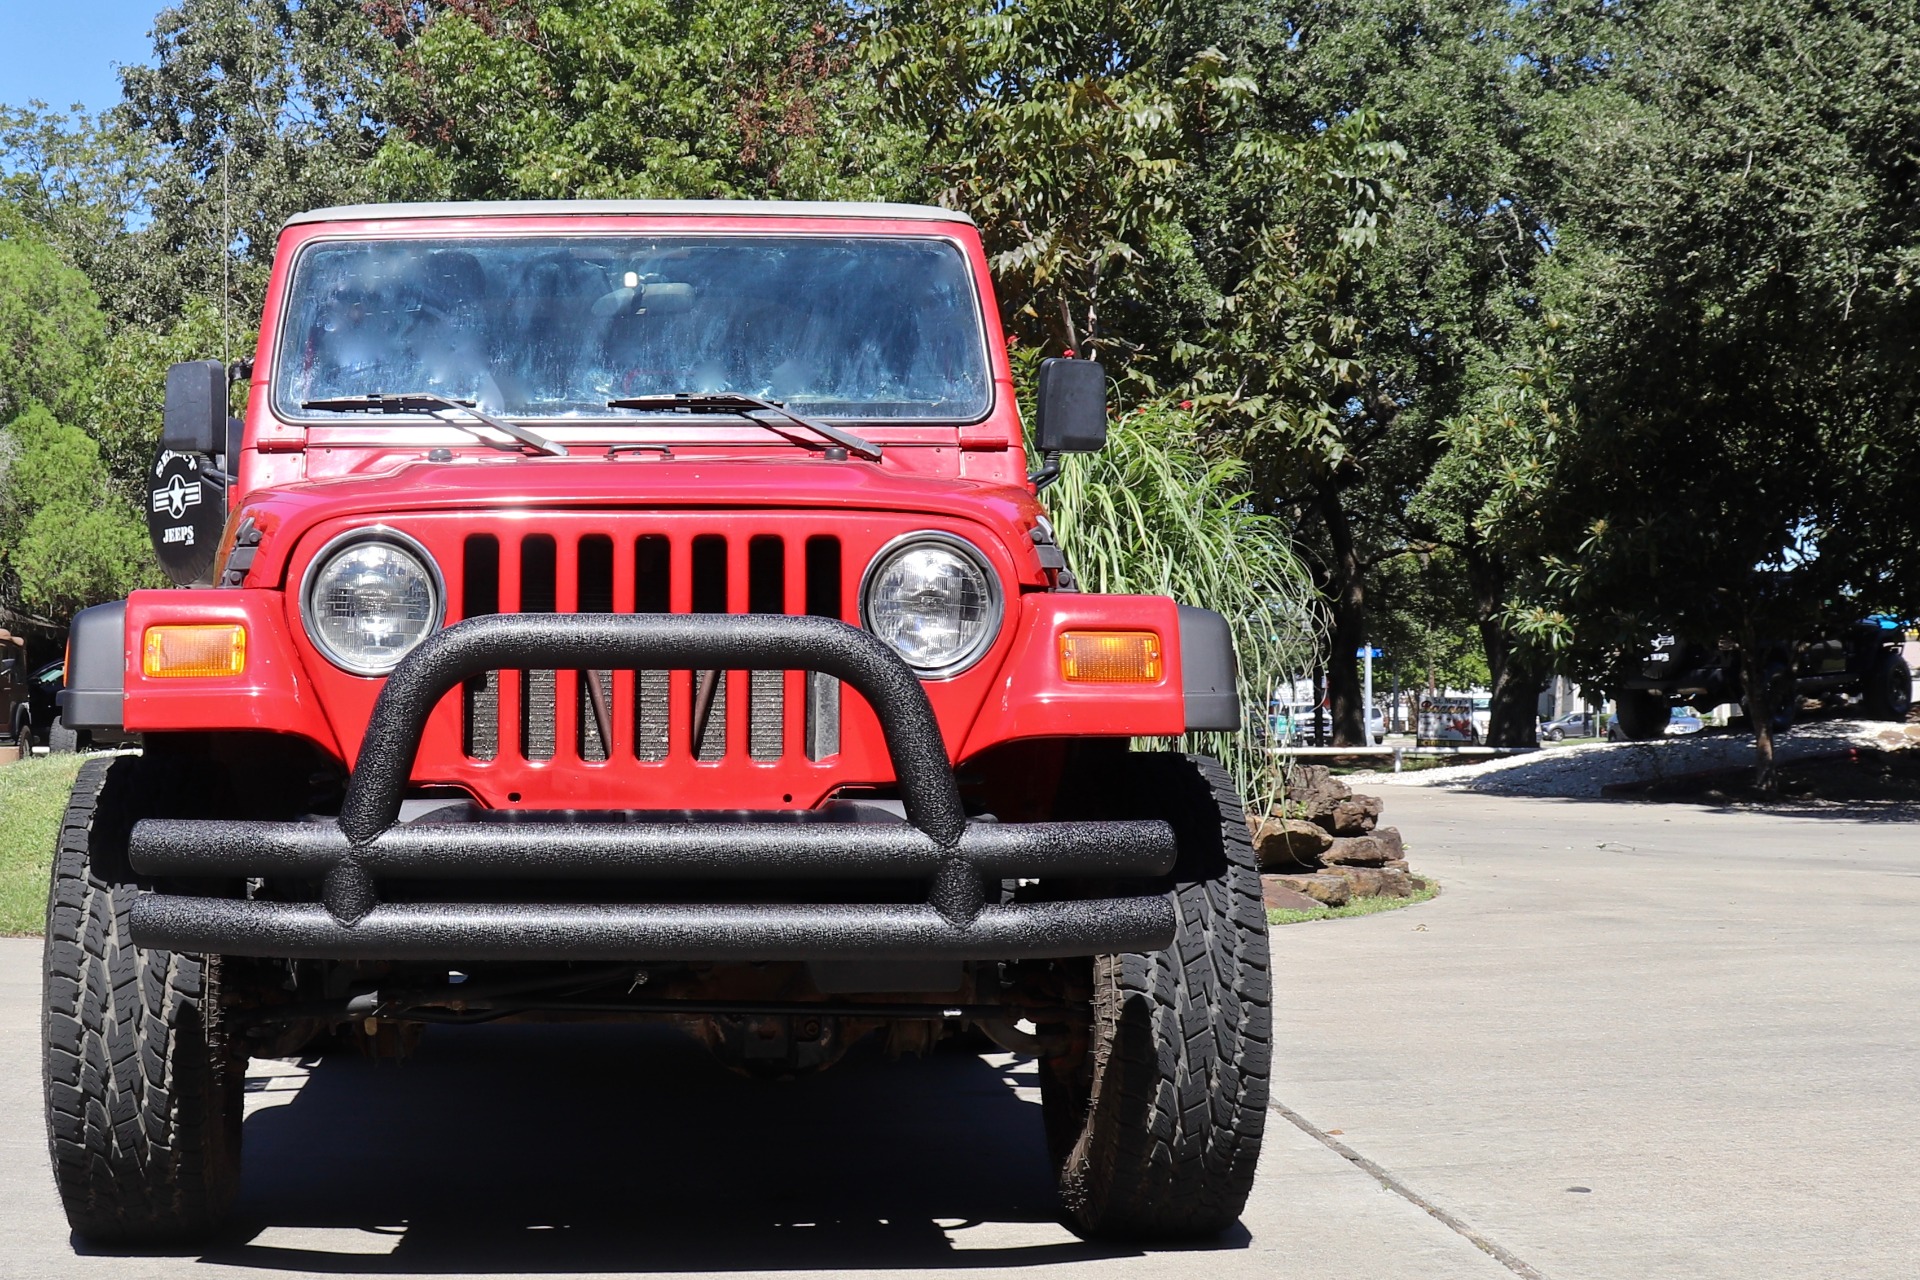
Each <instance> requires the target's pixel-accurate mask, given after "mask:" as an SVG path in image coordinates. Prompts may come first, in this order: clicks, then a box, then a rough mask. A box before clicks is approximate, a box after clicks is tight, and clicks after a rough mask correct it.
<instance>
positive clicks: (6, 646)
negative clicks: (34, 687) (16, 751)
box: [0, 631, 33, 751]
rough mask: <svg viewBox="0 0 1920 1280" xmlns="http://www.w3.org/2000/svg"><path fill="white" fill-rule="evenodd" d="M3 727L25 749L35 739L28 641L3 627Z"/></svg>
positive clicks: (0, 704)
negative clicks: (29, 687) (29, 693)
mask: <svg viewBox="0 0 1920 1280" xmlns="http://www.w3.org/2000/svg"><path fill="white" fill-rule="evenodd" d="M0 727H4V728H5V729H6V732H7V740H8V741H9V742H13V743H17V744H18V745H19V747H20V749H21V750H22V751H25V750H26V749H27V747H28V746H29V745H31V743H32V742H33V708H32V706H31V702H30V698H29V696H28V686H27V642H26V640H25V639H23V638H22V637H20V636H16V635H14V634H12V633H11V632H8V631H0Z"/></svg>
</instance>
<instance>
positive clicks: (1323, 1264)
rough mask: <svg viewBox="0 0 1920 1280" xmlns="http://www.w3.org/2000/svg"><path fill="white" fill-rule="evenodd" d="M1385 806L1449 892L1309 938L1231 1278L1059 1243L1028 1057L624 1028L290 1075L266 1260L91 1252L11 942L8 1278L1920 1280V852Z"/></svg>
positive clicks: (257, 1196) (1483, 805)
mask: <svg viewBox="0 0 1920 1280" xmlns="http://www.w3.org/2000/svg"><path fill="white" fill-rule="evenodd" d="M1388 805H1389V814H1388V819H1389V820H1390V821H1393V822H1395V823H1397V824H1398V825H1399V826H1400V827H1401V829H1402V830H1403V831H1404V832H1405V833H1406V836H1407V839H1408V842H1409V844H1410V845H1412V847H1413V848H1412V854H1411V856H1412V859H1413V863H1414V866H1415V868H1416V869H1417V870H1420V871H1424V872H1427V873H1429V874H1432V875H1435V876H1437V877H1438V878H1439V879H1440V880H1441V882H1442V883H1443V885H1444V886H1445V892H1444V893H1443V894H1442V896H1441V897H1440V898H1439V899H1437V900H1436V901H1434V902H1431V903H1428V904H1425V905H1423V906H1418V907H1414V908H1412V909H1409V910H1407V911H1401V912H1391V913H1388V914H1385V915H1380V916H1374V917H1368V918H1364V919H1357V920H1347V921H1337V922H1328V923H1322V924H1310V925H1295V926H1289V927H1287V928H1284V929H1281V930H1278V931H1276V934H1275V942H1276V971H1277V973H1278V975H1279V978H1280V993H1281V995H1280V1001H1279V1015H1280V1043H1281V1069H1280V1072H1279V1078H1278V1084H1277V1089H1276V1097H1277V1099H1278V1100H1279V1101H1280V1102H1281V1103H1283V1104H1284V1105H1285V1106H1286V1107H1287V1108H1288V1109H1289V1110H1290V1111H1292V1112H1293V1113H1295V1114H1296V1115H1297V1116H1298V1117H1299V1124H1298V1125H1297V1124H1296V1123H1294V1122H1293V1121H1291V1120H1289V1119H1288V1118H1286V1117H1285V1116H1284V1115H1282V1114H1280V1113H1278V1112H1276V1113H1275V1114H1274V1115H1273V1116H1272V1123H1271V1126H1270V1128H1269V1141H1268V1147H1267V1156H1266V1159H1265V1160H1264V1161H1263V1164H1262V1170H1261V1178H1260V1184H1259V1186H1258V1188H1257V1189H1256V1192H1255V1195H1254V1200H1253V1203H1252V1204H1251V1205H1250V1206H1249V1208H1248V1211H1247V1213H1246V1215H1245V1218H1244V1221H1243V1228H1244V1229H1243V1230H1241V1231H1238V1232H1235V1233H1232V1234H1231V1235H1229V1236H1228V1237H1227V1238H1226V1239H1225V1240H1223V1241H1221V1242H1219V1244H1217V1245H1216V1246H1214V1247H1213V1248H1211V1249H1209V1250H1206V1251H1204V1252H1203V1253H1199V1254H1196V1253H1195V1252H1192V1251H1160V1252H1141V1251H1138V1250H1132V1249H1125V1248H1121V1249H1106V1248H1098V1247H1094V1246H1089V1245H1086V1244H1083V1243H1081V1242H1079V1241H1077V1240H1076V1239H1075V1238H1074V1237H1073V1236H1072V1235H1070V1234H1069V1233H1067V1232H1066V1231H1065V1230H1063V1229H1062V1228H1061V1227H1060V1226H1058V1225H1057V1223H1056V1222H1055V1220H1054V1215H1055V1204H1054V1199H1053V1191H1052V1186H1051V1181H1050V1177H1049V1174H1048V1170H1047V1166H1046V1160H1045V1153H1044V1149H1043V1144H1042V1139H1041V1133H1040V1122H1039V1106H1038V1101H1037V1097H1036V1091H1035V1089H1034V1087H1033V1083H1034V1077H1033V1071H1032V1067H1031V1064H1028V1063H1025V1062H1021V1061H1017V1060H1014V1059H1010V1058H1006V1057H996V1058H990V1059H985V1060H983V1059H980V1058H974V1057H968V1056H965V1055H960V1054H949V1053H940V1054H936V1055H935V1056H933V1057H931V1058H929V1059H925V1060H919V1061H910V1062H905V1063H897V1064H889V1063H886V1062H884V1061H881V1060H879V1059H878V1057H877V1056H875V1057H868V1058H862V1059H860V1060H857V1061H850V1062H848V1063H845V1064H843V1065H842V1066H841V1067H839V1068H836V1069H835V1070H833V1071H830V1072H828V1073H826V1074H825V1075H822V1076H820V1077H817V1078H815V1079H812V1080H808V1081H803V1082H799V1083H794V1084H786V1085H767V1084H758V1083H754V1082H750V1081H746V1080H740V1079H736V1078H735V1077H733V1076H730V1075H728V1074H727V1073H725V1072H723V1071H721V1070H719V1069H718V1068H716V1067H714V1066H713V1065H712V1064H711V1063H710V1062H709V1061H708V1060H707V1058H706V1057H705V1055H704V1054H703V1053H702V1052H701V1051H700V1050H699V1049H697V1048H695V1047H693V1046H692V1045H691V1044H688V1043H684V1042H682V1041H681V1040H679V1039H678V1038H677V1037H676V1036H675V1035H673V1034H672V1033H671V1032H667V1031H664V1030H660V1029H645V1028H623V1027H614V1026H606V1027H591V1026H588V1027H570V1028H539V1027H492V1028H485V1027H480V1028H458V1029H455V1028H436V1029H435V1030H434V1031H433V1032H431V1033H430V1034H429V1035H428V1037H427V1040H426V1042H425V1045H424V1047H423V1050H422V1052H421V1054H420V1055H419V1056H418V1057H417V1058H415V1059H414V1060H412V1061H410V1062H408V1063H406V1064H405V1065H393V1064H375V1063H369V1062H363V1061H359V1060H356V1059H340V1058H328V1059H326V1060H324V1061H320V1062H317V1063H312V1064H307V1065H301V1064H295V1063H283V1062H256V1063H255V1064H254V1072H253V1075H252V1078H251V1079H250V1081H249V1096H248V1119H247V1128H246V1186H245V1191H244V1194H243V1199H242V1204H241V1206H240V1213H239V1224H238V1226H237V1227H236V1230H235V1232H234V1234H233V1236H232V1238H231V1239H230V1240H228V1241H226V1242H224V1243H222V1244H221V1245H219V1246H218V1247H216V1248H214V1249H212V1250H210V1251H207V1252H205V1253H195V1254H190V1255H182V1256H177V1257H160V1258H151V1257H139V1258H125V1257H77V1256H75V1254H74V1252H73V1248H72V1244H71V1242H70V1240H69V1237H68V1234H67V1232H66V1229H65V1224H64V1222H63V1221H62V1219H61V1217H60V1214H59V1210H58V1207H57V1204H56V1202H55V1200H54V1196H53V1190H52V1185H51V1180H50V1178H49V1175H48V1173H47V1168H46V1155H45V1146H44V1138H43V1134H42V1129H41V1121H40V1114H39V1106H40V1102H39V1066H38V1027H37V1019H38V998H39V997H38V982H39V977H38V962H39V946H38V943H37V942H33V941H30V940H14V941H6V942H0V1274H3V1275H6V1276H16V1275H17V1276H31V1277H38V1276H100V1277H113V1278H114V1280H122V1278H125V1280H136V1278H138V1277H147V1276H155V1277H158V1276H187V1275H192V1276H200V1277H205V1276H208V1275H213V1274H218V1273H220V1272H222V1271H229V1270H230V1271H232V1272H233V1274H235V1275H242V1274H244V1275H248V1276H260V1275H276V1274H329V1275H337V1274H355V1275H360V1274H370V1275H396V1276H398V1275H432V1276H456V1275H484V1276H503V1275H556V1274H566V1275H574V1274H584V1275H599V1274H630V1273H645V1272H649V1271H653V1272H728V1273H734V1274H759V1273H765V1274H780V1275H784V1276H792V1275H796V1274H804V1273H817V1274H822V1275H826V1274H844V1273H848V1272H858V1273H861V1274H863V1275H864V1274H889V1273H897V1274H910V1273H911V1274H926V1273H938V1272H943V1271H952V1272H956V1273H957V1272H974V1273H979V1272H981V1271H983V1270H984V1271H994V1270H1008V1271H1011V1270H1015V1269H1020V1270H1033V1269H1040V1270H1042V1271H1044V1272H1045V1273H1046V1274H1054V1273H1056V1272H1057V1273H1059V1274H1063V1275H1075V1276H1079V1275H1109V1274H1111V1275H1115V1276H1123V1275H1124V1276H1169V1277H1171V1276H1183V1277H1184V1276H1201V1275H1204V1276H1206V1277H1209V1280H1211V1278H1212V1277H1216V1276H1220V1277H1235V1276H1261V1277H1272V1276H1303V1277H1349V1276H1351V1277H1355V1278H1356V1280H1357V1278H1359V1277H1368V1278H1375V1277H1383V1276H1384V1277H1401V1276H1404V1277H1418V1278H1420V1280H1426V1278H1427V1277H1439V1278H1442V1280H1444V1278H1447V1277H1454V1276H1487V1277H1500V1276H1511V1275H1514V1274H1516V1273H1517V1274H1521V1275H1531V1274H1541V1275H1546V1276H1549V1277H1574V1276H1619V1277H1631V1278H1633V1280H1641V1278H1643V1277H1650V1276H1676V1277H1682V1276H1684V1277H1699V1276H1728V1277H1733V1276H1739V1277H1742V1278H1743V1280H1745V1278H1748V1277H1755V1276H1781V1277H1796V1278H1798V1277H1813V1276H1829V1275H1830V1276H1836V1277H1837V1276H1846V1277H1861V1276H1889V1277H1892V1276H1903V1277H1904V1276H1908V1275H1911V1274H1912V1259H1913V1258H1914V1257H1916V1256H1920V1226H1916V1224H1915V1221H1914V1218H1913V1215H1912V1213H1911V1211H1910V1202H1911V1196H1912V1190H1913V1188H1914V1187H1915V1186H1920V1153H1916V1151H1915V1148H1914V1144H1913V1143H1912V1141H1911V1135H1912V1134H1913V1133H1914V1132H1916V1126H1917V1125H1920V1075H1917V1074H1916V1073H1915V1071H1914V1070H1913V1063H1914V1061H1915V1056H1914V1055H1915V1050H1916V1049H1920V1013H1917V1012H1916V1010H1920V998H1916V997H1920V977H1916V966H1915V963H1914V959H1913V957H1914V956H1915V955H1920V910H1917V909H1916V908H1920V874H1916V873H1917V872H1920V840H1916V839H1915V829H1914V828H1913V827H1912V826H1910V825H1905V824H1898V823H1868V822H1860V821H1854V820H1847V819H1804V818H1792V819H1789V818H1773V817H1758V816H1753V815H1746V814H1717V813H1709V812H1706V811H1703V810H1698V809H1692V808H1679V807H1674V806H1643V805H1619V804H1587V803H1574V802H1560V801H1540V800H1520V799H1488V798H1485V797H1472V796H1461V795H1455V794H1449V793H1445V792H1432V791H1414V790H1399V789H1396V790H1394V791H1392V792H1390V793H1389V794H1388ZM1302 1126H1304V1127H1302ZM1315 1131H1318V1133H1325V1134H1326V1135H1327V1136H1326V1137H1325V1138H1322V1137H1320V1136H1318V1133H1316V1132H1315ZM1336 1145H1337V1146H1339V1147H1342V1148H1344V1149H1345V1150H1346V1151H1347V1152H1348V1153H1349V1154H1350V1156H1351V1157H1352V1158H1351V1159H1350V1158H1349V1154H1342V1153H1341V1152H1340V1151H1336V1150H1335V1149H1334V1148H1335V1146H1336ZM1369 1169H1371V1170H1372V1171H1371V1172H1370V1171H1369ZM1376 1174H1378V1175H1379V1176H1376ZM1383 1178H1384V1180H1385V1182H1387V1183H1391V1184H1392V1186H1393V1187H1394V1188H1397V1190H1390V1189H1388V1187H1387V1186H1385V1185H1383V1181H1382V1179H1383ZM1573 1188H1585V1190H1574V1189H1573ZM1430 1210H1431V1211H1430ZM1489 1250H1490V1251H1491V1252H1489ZM1496 1255H1497V1256H1496Z"/></svg>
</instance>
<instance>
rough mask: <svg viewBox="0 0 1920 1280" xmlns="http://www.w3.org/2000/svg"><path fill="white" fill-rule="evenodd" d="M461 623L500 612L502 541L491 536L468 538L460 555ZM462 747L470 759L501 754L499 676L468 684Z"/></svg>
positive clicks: (492, 674) (490, 674) (490, 675)
mask: <svg viewBox="0 0 1920 1280" xmlns="http://www.w3.org/2000/svg"><path fill="white" fill-rule="evenodd" d="M456 608H457V609H458V612H459V616H460V617H461V618H462V619H466V618H478V617H481V616H482V615H485V614H489V613H498V612H500V540H499V539H498V538H496V537H494V536H493V535H492V534H490V533H475V534H470V535H468V537H467V540H466V543H465V544H464V545H463V546H462V548H461V553H460V599H459V601H458V602H457V604H456ZM463 700H464V702H465V704H466V707H465V712H466V714H465V718H464V723H463V724H462V726H461V747H462V749H463V750H464V751H465V752H466V753H467V756H468V757H469V758H470V759H474V760H491V759H493V758H494V757H495V756H496V755H498V754H499V753H500V673H499V672H497V671H489V672H487V673H485V674H484V675H478V676H474V677H473V678H472V679H470V680H468V681H467V682H466V685H465V688H464V691H463Z"/></svg>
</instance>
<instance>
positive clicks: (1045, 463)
mask: <svg viewBox="0 0 1920 1280" xmlns="http://www.w3.org/2000/svg"><path fill="white" fill-rule="evenodd" d="M1040 464H1041V465H1040V469H1039V470H1038V471H1036V472H1034V473H1033V474H1032V475H1030V476H1028V477H1027V483H1028V484H1030V485H1032V486H1033V491H1034V492H1035V493H1038V492H1040V491H1041V490H1042V489H1044V488H1046V487H1047V486H1048V485H1050V484H1052V483H1053V482H1054V481H1055V480H1058V479H1059V478H1060V451H1059V450H1058V449H1049V450H1047V451H1046V452H1045V453H1043V454H1041V455H1040Z"/></svg>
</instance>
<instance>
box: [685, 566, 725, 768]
mask: <svg viewBox="0 0 1920 1280" xmlns="http://www.w3.org/2000/svg"><path fill="white" fill-rule="evenodd" d="M693 611H694V612H695V613H725V612H726V611H727V540H726V539H725V538H723V537H721V536H720V535H719V534H716V533H703V534H701V535H700V536H699V537H697V538H695V539H694V540H693ZM726 675H727V673H726V672H724V671H716V672H712V673H710V674H706V675H704V677H703V673H701V672H697V671H696V672H695V673H694V677H693V695H692V702H691V703H690V704H689V705H688V708H687V712H688V715H689V716H690V717H691V720H690V721H689V723H690V724H692V725H694V726H695V728H696V730H697V732H695V733H694V734H693V735H692V736H693V739H694V743H693V756H694V759H696V760H700V761H702V762H705V761H712V760H718V759H720V758H721V757H722V756H724V755H726V753H727V683H728V682H727V678H726Z"/></svg>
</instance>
